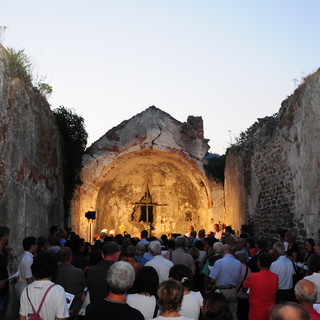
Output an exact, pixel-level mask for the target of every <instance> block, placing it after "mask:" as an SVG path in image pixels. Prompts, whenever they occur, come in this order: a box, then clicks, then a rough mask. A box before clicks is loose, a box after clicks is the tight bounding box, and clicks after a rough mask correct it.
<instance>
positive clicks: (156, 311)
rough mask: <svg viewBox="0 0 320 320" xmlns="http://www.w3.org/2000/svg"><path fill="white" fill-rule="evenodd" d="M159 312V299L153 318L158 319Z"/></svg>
mask: <svg viewBox="0 0 320 320" xmlns="http://www.w3.org/2000/svg"><path fill="white" fill-rule="evenodd" d="M158 310H159V305H158V302H157V299H156V306H155V308H154V312H153V317H152V318H156V317H157V315H158Z"/></svg>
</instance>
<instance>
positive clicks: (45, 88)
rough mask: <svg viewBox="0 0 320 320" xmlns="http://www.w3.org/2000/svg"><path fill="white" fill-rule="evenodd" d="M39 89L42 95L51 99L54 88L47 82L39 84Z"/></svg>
mask: <svg viewBox="0 0 320 320" xmlns="http://www.w3.org/2000/svg"><path fill="white" fill-rule="evenodd" d="M37 87H38V89H39V90H40V92H41V94H43V95H44V96H46V97H49V96H50V95H51V93H52V86H50V85H49V84H47V83H45V82H39V83H38V84H37Z"/></svg>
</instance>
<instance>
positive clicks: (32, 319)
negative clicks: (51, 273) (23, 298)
mask: <svg viewBox="0 0 320 320" xmlns="http://www.w3.org/2000/svg"><path fill="white" fill-rule="evenodd" d="M54 286H55V284H52V285H51V286H50V287H49V288H48V289H47V291H46V292H45V294H44V295H43V297H42V300H41V302H40V305H39V308H38V311H36V310H35V308H34V306H33V304H32V302H31V300H30V298H29V292H28V287H27V297H28V300H29V302H30V304H31V308H32V311H33V313H28V319H29V320H43V319H42V318H41V317H40V311H41V308H42V305H43V303H44V299H45V298H46V296H47V294H48V292H49V291H50V290H51V288H52V287H54Z"/></svg>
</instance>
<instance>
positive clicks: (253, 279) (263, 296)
mask: <svg viewBox="0 0 320 320" xmlns="http://www.w3.org/2000/svg"><path fill="white" fill-rule="evenodd" d="M271 263H272V257H271V255H270V254H269V253H262V254H261V255H259V258H258V268H259V270H260V271H259V272H256V273H251V274H249V276H248V277H247V279H246V280H245V281H244V283H243V286H244V287H245V288H249V289H250V293H249V303H250V309H249V320H268V319H269V316H270V308H271V307H272V306H274V305H275V303H276V295H277V290H278V276H277V275H276V274H275V273H273V272H271V271H269V268H270V266H271Z"/></svg>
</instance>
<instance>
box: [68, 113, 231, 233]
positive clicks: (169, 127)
mask: <svg viewBox="0 0 320 320" xmlns="http://www.w3.org/2000/svg"><path fill="white" fill-rule="evenodd" d="M208 149H209V146H208V140H206V139H204V137H203V122H202V119H201V117H193V116H189V117H188V119H187V121H186V122H184V123H181V122H179V121H177V120H176V119H174V118H172V117H171V116H170V115H169V114H167V113H165V112H163V111H161V110H160V109H158V108H156V107H150V108H148V109H147V110H145V111H143V112H141V113H140V114H137V115H136V116H134V117H133V118H131V119H130V120H128V121H124V122H122V123H121V124H120V125H118V126H117V127H115V128H113V129H111V130H110V131H108V132H107V133H106V134H105V135H104V136H103V137H101V138H100V139H99V140H98V141H96V142H95V143H94V144H93V145H92V146H91V147H90V148H89V149H88V150H87V152H86V155H85V157H84V167H83V170H82V181H83V184H82V185H81V186H80V188H79V189H78V190H77V193H76V196H75V200H74V202H73V206H72V214H71V217H72V220H71V226H72V229H73V230H75V231H76V232H78V233H79V234H81V235H83V236H85V235H86V234H87V233H88V227H90V226H89V225H88V220H87V219H86V217H85V212H87V211H95V212H96V219H95V220H94V221H93V225H92V232H93V233H99V232H100V230H101V229H103V228H107V229H108V230H111V229H113V230H115V231H116V232H120V231H121V230H122V231H123V230H126V231H127V232H128V233H130V234H133V235H137V234H139V233H140V232H141V230H143V229H147V230H152V234H154V235H157V236H161V234H166V233H168V232H184V231H185V230H187V229H188V227H189V226H190V225H194V226H195V228H196V229H200V228H205V229H207V230H209V229H210V228H212V223H213V221H214V222H220V223H222V222H225V218H226V217H225V209H224V193H223V186H222V184H219V183H217V182H215V181H213V180H210V179H208V177H207V176H206V174H205V172H204V169H203V158H204V156H205V155H206V153H207V151H208ZM230 222H231V221H230Z"/></svg>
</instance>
